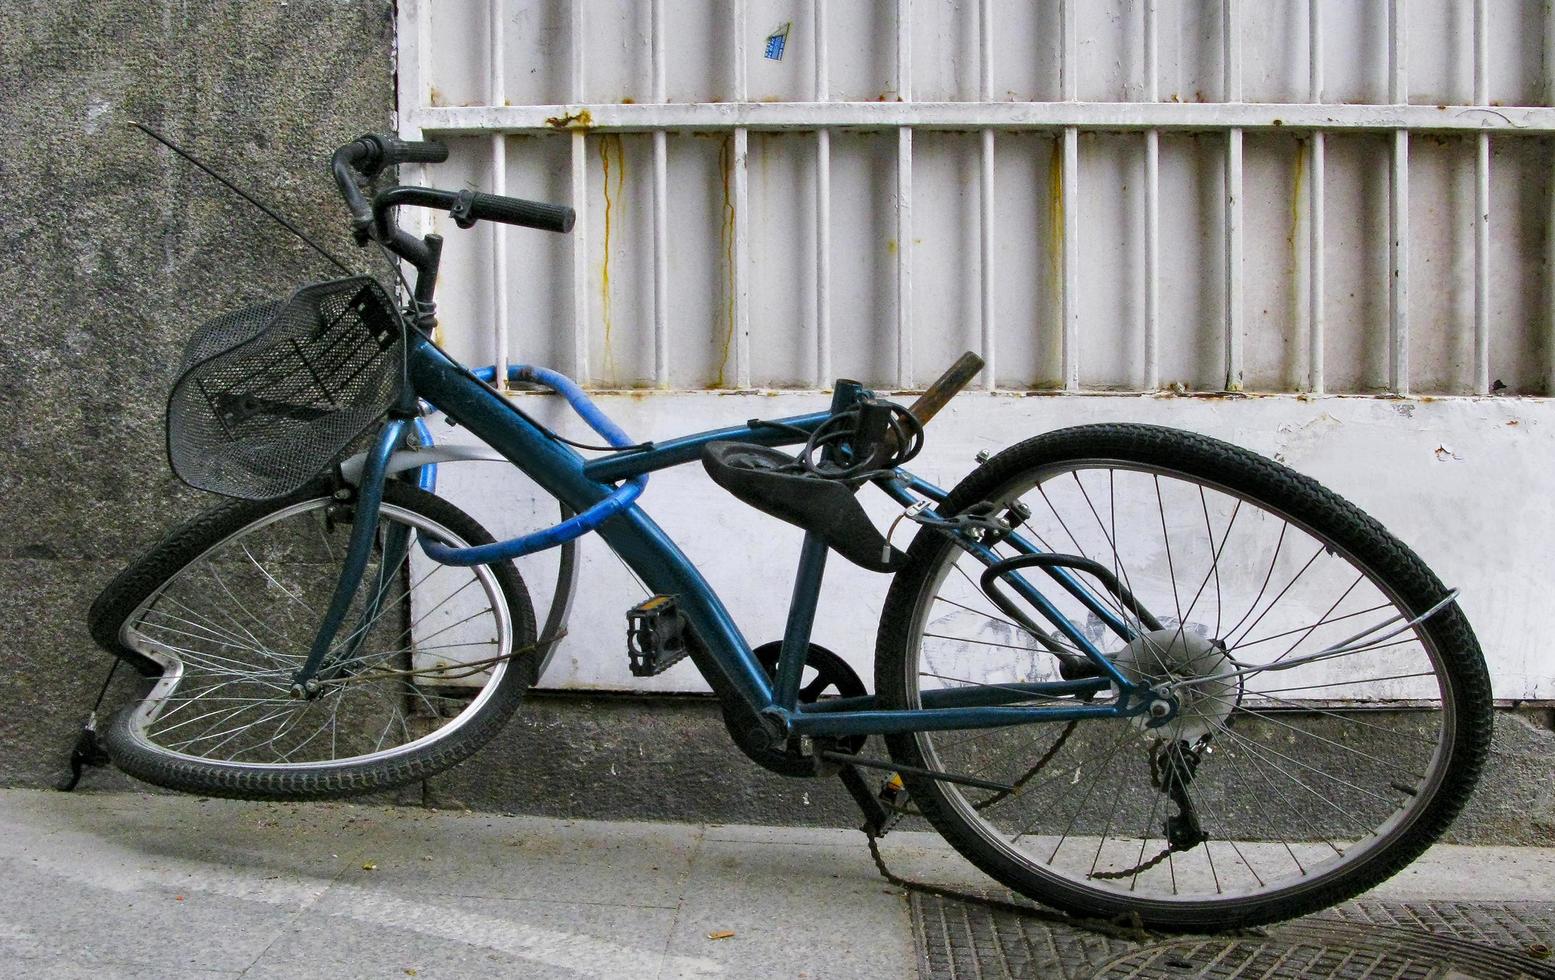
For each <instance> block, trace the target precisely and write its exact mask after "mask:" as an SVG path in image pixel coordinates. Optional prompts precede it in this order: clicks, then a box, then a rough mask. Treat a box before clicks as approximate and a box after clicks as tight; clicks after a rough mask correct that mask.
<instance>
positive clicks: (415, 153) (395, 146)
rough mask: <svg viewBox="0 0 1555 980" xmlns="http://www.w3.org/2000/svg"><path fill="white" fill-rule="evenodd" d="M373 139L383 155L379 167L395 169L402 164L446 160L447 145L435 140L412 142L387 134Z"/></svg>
mask: <svg viewBox="0 0 1555 980" xmlns="http://www.w3.org/2000/svg"><path fill="white" fill-rule="evenodd" d="M374 139H375V140H376V141H377V143H378V148H379V151H380V152H381V153H382V155H383V159H382V162H381V165H382V166H385V167H397V166H399V165H400V164H402V163H442V162H443V161H444V160H447V159H448V144H447V143H439V142H437V141H436V140H427V141H426V142H414V141H411V140H402V139H400V138H399V137H398V136H390V135H388V134H382V135H378V136H375V137H374Z"/></svg>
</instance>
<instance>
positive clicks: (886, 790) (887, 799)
mask: <svg viewBox="0 0 1555 980" xmlns="http://www.w3.org/2000/svg"><path fill="white" fill-rule="evenodd" d="M908 798H909V796H908V792H907V786H906V784H904V783H903V782H902V776H901V774H900V773H895V772H893V773H891V775H889V776H887V777H886V780H885V782H883V783H881V784H880V792H878V793H876V794H875V799H877V800H879V801H880V802H881V804H883V805H884V807H885V810H886V813H887V814H889V816H888V817H887V818H886V820H885V821H884V823H883V825H882V826H881V828H880V832H881V833H882V834H883V833H885V832H886V831H888V830H890V829H891V828H892V827H893V826H895V825H896V822H897V821H898V820H900V819H902V816H903V815H904V814H906V813H907V800H908Z"/></svg>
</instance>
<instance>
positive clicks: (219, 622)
mask: <svg viewBox="0 0 1555 980" xmlns="http://www.w3.org/2000/svg"><path fill="white" fill-rule="evenodd" d="M339 516H340V512H339V511H338V509H337V504H336V502H335V501H333V500H332V499H331V498H328V497H323V498H316V499H312V500H305V501H302V502H298V503H294V504H292V505H290V506H287V507H285V508H283V509H280V510H278V511H276V512H275V513H273V514H269V515H265V516H264V517H262V518H260V519H258V520H256V521H254V522H252V523H250V524H248V525H246V526H245V527H243V528H241V529H240V530H238V531H237V532H235V533H234V534H232V535H230V536H228V537H226V538H224V539H223V540H221V541H219V542H218V543H216V544H215V545H213V546H212V547H211V548H209V549H207V550H206V551H205V552H204V553H202V554H201V555H200V556H199V557H197V558H196V559H194V560H193V561H192V562H190V563H189V564H187V565H185V566H184V567H183V568H182V569H180V570H179V571H178V572H177V574H175V575H174V576H172V577H171V578H170V579H169V580H168V581H167V582H165V583H164V584H163V585H161V586H160V587H158V588H157V589H156V590H155V591H154V592H153V593H152V594H151V595H150V596H148V597H147V598H146V599H145V600H144V601H143V602H142V603H141V604H140V606H139V607H138V608H137V609H136V611H135V612H134V613H133V614H132V615H131V616H130V617H128V618H127V619H126V620H125V623H124V625H123V626H122V627H121V630H120V638H121V640H122V642H123V643H124V645H125V646H127V647H129V648H130V649H132V650H134V651H135V652H137V653H139V654H141V655H142V656H144V657H146V658H148V659H150V660H152V661H154V662H156V663H157V664H158V665H159V666H160V667H161V668H162V673H161V676H160V677H159V678H158V679H157V680H156V681H155V683H154V685H153V687H152V689H151V691H150V692H149V693H148V694H147V696H146V697H145V698H144V699H142V700H141V702H140V703H139V704H138V705H136V706H135V707H134V708H133V712H132V714H131V716H130V718H129V724H128V731H129V734H130V736H131V737H132V738H133V739H134V740H135V741H136V742H137V743H139V744H140V745H142V746H143V747H144V748H146V749H149V750H151V751H152V752H154V753H155V754H156V755H158V756H162V757H165V758H169V759H175V760H187V761H191V762H198V763H202V764H205V765H215V766H218V767H220V766H231V767H232V768H234V769H236V770H242V771H244V772H253V773H261V774H262V773H264V772H276V773H282V772H302V771H310V770H318V771H330V770H339V769H341V768H342V767H345V766H353V765H366V764H374V763H382V762H388V761H391V760H395V759H399V758H402V757H406V756H412V755H416V754H418V753H420V752H422V751H423V750H425V749H427V748H428V747H430V746H431V745H433V744H434V743H440V742H444V741H446V740H449V739H451V738H453V737H455V736H457V735H459V734H461V732H462V730H463V729H464V728H466V727H467V726H469V724H470V723H471V722H472V721H474V720H475V719H477V718H479V717H481V715H482V713H483V710H484V709H485V708H486V707H487V706H488V704H490V703H491V702H492V701H493V699H495V698H496V697H497V696H498V693H499V691H500V690H501V689H502V688H503V687H504V681H505V680H506V679H507V678H508V675H509V673H510V672H511V671H513V670H514V669H515V667H514V664H513V663H512V661H510V660H505V659H499V658H501V657H502V656H503V655H504V654H507V653H509V652H511V651H512V650H513V643H514V624H513V622H512V617H511V613H510V610H509V607H508V603H507V600H506V598H505V596H504V593H503V590H502V588H501V585H500V584H499V582H498V581H497V578H496V576H495V575H494V574H493V572H492V570H491V569H490V568H489V567H487V566H477V567H474V568H467V569H466V568H454V567H452V566H445V565H439V564H437V563H435V562H431V561H430V560H429V559H426V558H425V557H424V556H423V555H421V553H420V549H419V547H418V546H417V544H416V541H417V538H418V536H420V535H428V536H431V537H432V538H434V539H436V540H439V541H443V542H446V543H449V544H452V545H455V546H464V545H466V544H468V542H466V541H465V540H464V539H463V538H462V537H460V536H459V535H457V534H455V533H454V532H453V531H451V530H450V529H449V528H447V527H446V526H444V525H443V524H441V523H439V522H437V521H436V520H434V519H432V518H430V517H428V516H426V515H424V514H421V513H418V512H416V511H415V510H412V509H410V508H408V507H403V506H399V505H396V504H393V503H389V502H385V503H384V504H383V506H382V509H381V512H380V516H379V527H378V531H377V534H376V543H375V545H374V549H373V555H372V559H371V561H370V563H369V566H368V569H367V571H366V573H365V574H364V575H363V578H362V584H361V586H360V587H359V588H358V590H357V594H356V595H355V597H354V598H353V601H352V605H351V608H350V610H349V612H348V613H347V615H346V617H345V619H344V620H343V623H342V626H341V629H340V631H339V634H338V635H337V636H336V638H335V641H334V644H333V646H332V648H331V651H330V653H329V655H328V656H326V658H325V661H324V666H323V667H322V668H321V671H320V675H319V676H320V679H321V681H322V685H321V691H320V692H319V694H318V695H316V696H314V697H312V698H305V699H294V698H292V696H291V677H292V674H293V673H294V672H295V671H296V670H297V669H298V668H299V667H301V666H302V664H303V662H304V660H305V659H306V657H307V654H308V650H309V648H310V647H311V644H312V641H313V636H314V631H315V630H316V628H317V625H318V623H319V622H320V621H321V620H322V618H323V612H324V609H325V608H326V606H327V605H328V602H329V599H330V596H331V594H332V591H333V589H334V587H335V582H336V576H337V575H338V570H339V567H340V559H341V556H342V555H343V554H344V549H345V539H346V537H347V536H348V535H349V533H350V524H349V523H347V522H344V521H342V520H340V519H339ZM395 528H399V529H402V530H401V534H402V535H403V541H402V542H400V543H399V545H398V546H393V547H391V546H392V545H394V544H395V539H396V535H394V534H393V533H392V529H395ZM386 550H388V551H389V552H390V553H389V554H386ZM467 664H468V665H475V666H464V665H467Z"/></svg>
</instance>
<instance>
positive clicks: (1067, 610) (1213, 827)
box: [876, 425, 1491, 929]
mask: <svg viewBox="0 0 1555 980" xmlns="http://www.w3.org/2000/svg"><path fill="white" fill-rule="evenodd" d="M980 501H990V502H993V503H994V504H995V505H996V506H997V507H998V509H999V512H1001V513H1003V512H1009V513H1012V515H1013V517H1014V520H1015V522H1016V523H1017V524H1018V527H1017V528H1016V534H1017V535H1018V539H1017V538H1011V539H1009V540H1006V541H1005V542H1003V543H1001V544H999V545H997V547H996V549H995V553H996V555H997V556H998V557H999V558H1006V557H1013V556H1015V555H1018V554H1022V553H1025V554H1031V553H1037V552H1042V553H1049V554H1054V555H1062V556H1071V557H1075V558H1084V559H1089V560H1090V561H1091V562H1093V563H1095V564H1092V565H1090V566H1088V567H1089V572H1088V571H1086V570H1085V569H1086V567H1087V566H1084V565H1082V564H1081V563H1079V562H1071V563H1069V565H1068V566H1067V567H1068V570H1067V571H1065V572H1061V573H1052V572H1050V571H1045V570H1044V569H1043V568H1039V567H1034V566H1033V565H1030V564H1028V565H1027V567H1025V568H1022V569H1021V570H1020V571H1019V573H1018V574H1020V575H1021V576H1022V577H1023V578H1024V579H1025V581H1026V582H1027V583H1029V584H1030V585H1032V586H1034V587H1036V588H1037V589H1038V590H1039V591H1040V592H1041V593H1042V595H1043V596H1044V597H1045V598H1046V600H1047V601H1049V602H1050V603H1051V604H1052V611H1054V612H1055V613H1056V615H1057V616H1059V617H1061V618H1062V619H1064V620H1067V622H1068V623H1069V624H1072V633H1071V635H1065V634H1064V633H1063V632H1062V630H1060V629H1059V628H1057V627H1056V626H1055V625H1054V624H1053V618H1052V617H1049V616H1044V615H1043V614H1042V612H1041V611H1040V610H1039V609H1038V608H1037V606H1036V605H1035V604H1031V603H1026V604H1025V605H1023V606H1022V607H1021V608H1022V609H1023V610H1024V611H1025V612H1026V613H1029V616H1027V617H1025V622H1021V621H1019V620H1020V619H1021V618H1022V617H1012V616H1011V615H1009V614H1008V612H1007V611H1006V610H1004V609H1001V608H999V607H998V606H996V605H995V604H994V603H992V602H991V601H990V600H989V598H988V596H987V595H985V594H984V592H983V591H982V588H981V586H980V578H981V575H982V573H983V570H984V568H985V567H986V561H985V560H986V559H987V557H988V556H987V555H984V556H982V557H981V558H980V557H978V556H976V555H974V554H971V553H969V552H968V551H966V550H964V549H962V548H960V547H958V546H957V545H956V544H954V543H953V542H952V540H951V539H950V538H949V537H948V536H947V535H945V534H942V533H937V532H934V531H932V530H929V529H925V530H924V531H922V532H920V534H919V535H918V537H917V539H916V540H915V541H914V544H913V547H912V548H911V550H910V554H909V560H908V563H907V565H906V566H905V567H904V569H903V570H902V571H901V572H900V573H899V574H898V576H897V577H896V579H895V581H894V582H893V583H892V586H891V590H890V594H889V597H888V599H887V601H886V605H885V609H884V613H883V616H882V620H881V629H880V635H879V641H878V647H877V650H876V664H877V667H876V670H877V676H876V683H877V690H878V692H879V696H880V699H881V701H882V706H883V707H886V708H914V707H918V706H920V705H921V704H922V701H923V695H924V693H925V692H928V691H933V690H941V689H946V688H969V687H973V686H977V685H983V686H987V687H991V688H999V687H1001V686H1003V688H1004V689H1003V690H1002V691H999V692H997V694H998V698H997V699H998V700H999V702H1000V703H1003V704H1010V703H1019V702H1020V699H1018V698H1012V695H1015V694H1019V693H1022V689H1018V688H1013V687H1012V685H1016V684H1031V683H1033V682H1038V681H1046V680H1057V679H1059V677H1060V672H1059V668H1060V664H1061V661H1062V660H1068V661H1069V667H1068V671H1067V672H1068V675H1069V676H1074V675H1075V674H1076V673H1077V670H1076V667H1078V668H1079V670H1078V673H1082V674H1083V673H1086V672H1087V671H1088V672H1089V673H1090V674H1091V675H1092V676H1098V675H1099V674H1100V671H1099V670H1098V669H1097V668H1096V667H1095V666H1094V661H1086V660H1083V659H1080V658H1079V654H1080V650H1079V649H1078V648H1079V647H1080V646H1082V645H1083V644H1082V643H1081V641H1080V640H1078V639H1076V636H1078V637H1080V638H1082V639H1083V641H1084V643H1088V644H1089V645H1091V647H1092V648H1093V650H1095V651H1096V652H1098V653H1099V654H1100V655H1101V656H1102V657H1104V658H1105V659H1106V660H1108V661H1110V662H1111V663H1112V664H1113V665H1114V666H1115V667H1116V668H1117V669H1118V670H1119V671H1121V672H1122V673H1123V674H1124V675H1125V676H1126V677H1128V679H1129V680H1131V681H1134V682H1144V683H1146V684H1147V685H1149V686H1151V687H1153V688H1155V689H1157V690H1160V691H1166V692H1169V693H1171V694H1172V695H1173V696H1174V697H1175V698H1176V701H1177V706H1176V711H1175V713H1174V714H1173V715H1172V716H1171V717H1170V719H1169V720H1168V721H1167V723H1165V724H1153V722H1152V719H1150V718H1149V717H1148V716H1138V715H1136V716H1133V717H1116V716H1114V717H1106V718H1087V719H1086V720H1084V721H1080V722H1077V723H1075V724H1073V725H1069V724H1068V723H1064V722H1056V721H1055V722H1048V723H1040V724H1031V725H1023V726H1021V727H1016V728H1002V729H983V730H976V731H950V732H920V733H915V734H908V735H899V736H894V737H891V738H890V739H889V740H888V741H889V745H890V749H891V753H892V756H893V758H894V759H895V760H896V761H898V762H901V763H904V764H906V765H911V766H917V767H924V768H930V769H935V770H942V771H949V772H955V773H962V774H968V775H973V776H976V777H978V778H980V779H983V780H987V781H991V782H994V783H998V784H1000V785H1002V786H1003V787H1005V788H1004V789H997V790H988V789H974V788H971V787H968V786H962V785H956V784H952V783H948V782H942V781H935V780H929V779H923V778H921V777H917V778H915V777H913V776H911V775H907V774H904V778H905V779H906V781H907V784H908V788H909V790H910V792H911V794H912V798H913V799H914V800H915V801H916V803H917V805H918V807H919V808H920V809H921V810H922V812H923V814H924V816H926V817H927V818H928V819H929V820H930V821H931V822H932V823H933V825H934V826H935V828H936V829H938V830H939V831H940V832H941V833H942V834H943V835H944V837H945V838H946V839H947V840H948V841H949V842H950V843H951V844H953V845H954V846H955V847H956V848H958V849H959V850H960V851H961V852H962V853H963V854H965V855H966V856H967V857H968V858H969V859H970V860H971V861H972V862H973V863H975V864H977V865H978V866H979V867H980V868H982V869H983V870H984V871H985V872H987V873H988V874H989V875H991V876H992V877H994V878H996V879H998V880H999V881H1001V882H1003V883H1004V884H1005V885H1007V886H1009V887H1011V888H1013V889H1015V890H1017V891H1019V892H1022V893H1024V894H1026V895H1028V896H1030V897H1032V898H1034V899H1037V900H1039V901H1042V902H1045V903H1048V904H1051V905H1055V906H1058V907H1061V908H1064V909H1066V910H1069V911H1071V912H1075V913H1079V914H1085V915H1102V916H1115V915H1119V914H1129V913H1137V914H1138V915H1139V916H1140V917H1141V918H1142V919H1143V920H1144V921H1145V922H1146V923H1148V924H1150V925H1153V926H1157V927H1162V928H1170V929H1210V928H1226V927H1234V926H1246V925H1254V924H1258V923H1263V922H1269V921H1274V920H1278V919H1282V918H1287V917H1290V916H1294V915H1299V914H1303V913H1306V912H1311V911H1314V910H1316V909H1319V908H1322V907H1325V906H1327V905H1329V904H1332V903H1333V902H1336V901H1340V900H1342V899H1345V898H1348V897H1350V896H1353V895H1355V894H1357V893H1359V892H1361V891H1363V890H1365V889H1367V888H1370V887H1371V886H1373V885H1375V884H1377V883H1378V882H1380V881H1382V880H1383V879H1385V878H1387V877H1388V876H1390V875H1392V874H1393V873H1395V872H1396V871H1398V870H1399V869H1400V868H1402V867H1403V866H1404V865H1405V864H1407V863H1408V862H1409V861H1411V860H1413V859H1414V858H1415V857H1416V856H1418V855H1419V854H1420V852H1421V851H1423V850H1424V849H1425V848H1426V847H1427V846H1428V845H1429V844H1430V843H1431V842H1432V841H1434V840H1436V839H1437V837H1438V836H1440V834H1441V833H1442V832H1443V831H1444V830H1445V828H1446V827H1447V825H1448V823H1449V822H1450V821H1451V820H1452V818H1453V817H1454V815H1456V814H1457V812H1458V811H1459V809H1460V808H1461V807H1462V806H1463V804H1464V801H1465V799H1466V798H1467V796H1468V794H1469V792H1470V790H1471V788H1472V787H1473V785H1474V782H1475V779H1476V777H1477V775H1478V772H1479V769H1480V767H1481V765H1482V763H1483V761H1484V759H1485V756H1486V753H1487V751H1488V745H1489V738H1490V725H1491V709H1490V686H1489V679H1488V675H1487V673H1486V670H1485V665H1484V661H1483V658H1482V656H1481V654H1480V651H1479V647H1478V645H1477V643H1476V642H1475V639H1474V636H1473V634H1472V633H1471V631H1470V629H1469V626H1468V623H1467V621H1466V620H1465V618H1464V616H1463V614H1462V613H1461V611H1460V610H1459V609H1458V607H1457V606H1456V604H1454V603H1450V602H1444V600H1445V599H1446V597H1447V596H1448V592H1447V590H1446V589H1444V588H1443V586H1442V584H1441V583H1440V582H1439V581H1438V580H1437V578H1436V576H1435V575H1433V574H1432V573H1431V571H1430V570H1429V569H1428V568H1426V566H1425V565H1424V564H1423V563H1422V562H1421V561H1420V559H1419V558H1418V557H1416V556H1415V555H1414V553H1413V552H1411V551H1410V550H1409V549H1408V548H1407V547H1406V546H1404V545H1403V544H1402V543H1400V542H1399V541H1398V540H1397V539H1396V538H1394V537H1393V536H1392V535H1390V534H1389V533H1388V532H1387V531H1386V530H1385V529H1384V528H1383V527H1382V526H1381V525H1380V524H1378V523H1377V522H1376V521H1374V520H1372V519H1370V518H1369V517H1367V516H1366V515H1364V514H1363V513H1361V512H1360V511H1359V510H1357V509H1356V508H1355V507H1354V506H1353V505H1351V504H1349V503H1348V502H1346V501H1344V500H1343V499H1341V498H1340V497H1338V496H1337V495H1336V494H1334V493H1332V492H1330V491H1328V490H1326V489H1324V488H1323V487H1322V486H1320V485H1319V484H1317V483H1316V482H1314V481H1313V480H1311V479H1308V478H1306V477H1304V476H1301V475H1300V474H1297V473H1295V472H1293V471H1291V470H1289V469H1287V468H1285V467H1283V466H1281V465H1279V464H1277V463H1275V462H1273V461H1271V460H1268V459H1265V458H1263V457H1261V456H1258V455H1257V454H1255V453H1251V452H1248V451H1246V450H1243V449H1240V448H1237V447H1235V446H1231V445H1228V444H1226V443H1223V442H1219V441H1217V440H1214V439H1210V438H1207V437H1204V436H1198V435H1193V434H1190V433H1185V432H1179V431H1175V430H1171V429H1163V428H1157V427H1153V426H1143V425H1098V426H1085V427H1079V428H1073V429H1066V430H1062V431H1059V432H1054V433H1050V434H1046V435H1043V436H1039V437H1037V438H1034V439H1031V440H1028V441H1027V442H1024V443H1022V444H1020V445H1018V446H1015V447H1013V448H1011V449H1009V450H1006V451H1005V452H1003V453H1000V454H999V455H998V456H996V457H994V458H993V459H991V460H989V461H988V462H987V463H986V464H985V465H983V466H982V467H980V468H979V469H978V470H977V471H976V472H974V473H973V474H972V475H971V476H969V477H968V478H967V479H966V480H964V481H963V482H962V484H961V485H960V486H958V487H957V488H956V489H955V491H954V492H953V493H952V494H951V496H950V498H949V500H947V501H946V503H945V505H944V507H943V508H942V510H943V511H946V512H955V511H959V510H961V509H964V508H966V507H969V506H971V505H973V504H975V503H978V502H980ZM1007 508H1014V509H1013V510H1012V511H1007V510H1006V509H1007ZM1037 564H1040V563H1037ZM1098 565H1099V566H1101V570H1104V571H1106V572H1108V573H1110V579H1111V580H1113V583H1114V584H1113V585H1112V586H1109V585H1108V583H1107V582H1106V581H1104V579H1107V578H1109V576H1100V575H1096V574H1094V573H1095V572H1096V571H1097V566H1098ZM1064 576H1067V578H1068V581H1067V583H1066V582H1064V581H1061V579H1062V578H1063V577H1064ZM1001 584H1002V586H1003V587H1004V591H1005V592H1006V593H1007V594H1011V595H1014V594H1016V590H1015V589H1013V588H1011V579H1010V578H1009V577H1006V578H1005V580H1004V581H1003V582H1002V583H1001ZM1128 596H1132V599H1133V601H1130V600H1129V598H1128ZM1432 610H1435V613H1434V614H1433V615H1431V616H1429V617H1427V618H1425V619H1424V620H1423V621H1417V620H1419V619H1420V617H1422V616H1424V615H1425V614H1426V613H1428V612H1432ZM1032 625H1036V626H1038V627H1039V629H1040V635H1039V634H1038V633H1034V632H1033V631H1032V630H1031V629H1030V628H1029V627H1030V626H1032ZM1026 691H1027V692H1028V693H1029V689H1026ZM1113 697H1115V688H1112V687H1109V686H1105V685H1104V686H1102V687H1101V689H1100V691H1098V692H1096V693H1093V694H1091V695H1090V698H1089V700H1090V703H1092V704H1096V705H1104V704H1107V703H1108V702H1109V701H1110V700H1111V699H1112V698H1113ZM1024 703H1025V704H1027V705H1028V706H1031V707H1058V708H1062V707H1070V706H1072V705H1074V704H1075V703H1077V702H1076V699H1075V698H1073V697H1051V696H1050V697H1045V698H1044V697H1037V696H1034V695H1033V696H1029V697H1028V698H1027V699H1026V700H1025V701H1024Z"/></svg>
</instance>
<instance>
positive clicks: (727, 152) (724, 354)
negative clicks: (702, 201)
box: [713, 136, 738, 388]
mask: <svg viewBox="0 0 1555 980" xmlns="http://www.w3.org/2000/svg"><path fill="white" fill-rule="evenodd" d="M718 171H719V173H720V174H721V175H722V177H723V222H722V224H721V226H720V227H719V229H718V233H719V238H720V239H721V242H722V244H723V250H724V336H723V349H722V350H721V351H720V352H719V354H718V374H717V376H716V377H715V378H713V387H714V388H726V387H728V381H727V378H726V372H727V371H728V369H729V350H730V348H731V347H733V346H734V291H735V289H736V288H737V285H738V284H737V282H736V279H735V274H734V273H735V269H734V195H733V193H732V191H731V190H730V187H729V177H730V175H731V174H732V173H733V171H734V137H733V136H727V137H725V138H724V141H723V142H722V143H721V144H719V147H718Z"/></svg>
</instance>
